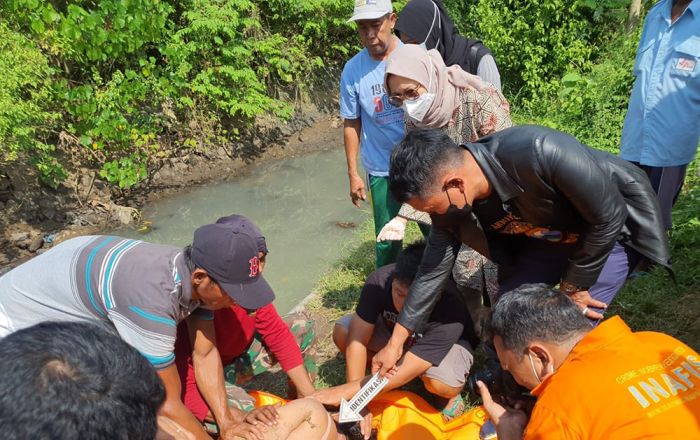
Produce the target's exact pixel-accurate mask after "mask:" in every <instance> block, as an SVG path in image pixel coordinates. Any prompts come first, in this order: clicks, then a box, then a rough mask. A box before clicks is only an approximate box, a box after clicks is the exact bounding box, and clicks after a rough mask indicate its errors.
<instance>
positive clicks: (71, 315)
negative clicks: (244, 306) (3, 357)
mask: <svg viewBox="0 0 700 440" xmlns="http://www.w3.org/2000/svg"><path fill="white" fill-rule="evenodd" d="M189 279H190V271H189V269H188V268H187V265H186V264H185V261H184V258H183V255H182V249H181V248H177V247H173V246H163V245H156V244H151V243H146V242H143V241H139V240H132V239H128V238H121V237H112V236H86V237H78V238H74V239H71V240H68V241H66V242H63V243H61V244H59V245H57V246H56V247H54V248H52V249H51V250H49V251H47V252H46V253H44V254H42V255H39V256H37V257H36V258H34V259H32V260H29V261H27V262H26V263H24V264H22V265H21V266H19V267H17V268H15V269H13V270H11V271H10V272H8V273H7V274H5V275H4V276H2V277H0V336H3V335H6V334H8V333H11V332H13V331H16V330H20V329H22V328H26V327H30V326H32V325H35V324H38V323H40V322H44V321H91V322H95V323H101V324H103V325H105V326H106V327H107V328H108V329H111V330H112V331H114V332H116V333H117V334H118V335H119V336H120V337H121V338H122V339H123V340H124V341H126V342H127V343H128V344H130V345H131V346H133V347H134V348H136V349H137V350H138V351H139V352H140V353H141V354H142V355H143V356H144V357H146V358H147V359H148V360H149V361H150V362H151V364H153V366H154V367H155V368H158V369H162V368H166V367H168V366H169V365H171V364H172V363H173V361H174V359H175V355H174V347H175V335H176V333H177V331H176V330H177V324H178V323H179V322H180V321H182V320H183V319H185V318H186V317H187V316H188V315H189V314H190V313H192V312H193V311H195V309H197V307H198V306H199V301H192V285H191V283H190V282H189ZM183 281H184V282H183ZM197 313H198V314H199V315H200V316H201V317H202V318H203V319H211V317H212V315H211V312H210V311H207V310H202V309H198V310H197Z"/></svg>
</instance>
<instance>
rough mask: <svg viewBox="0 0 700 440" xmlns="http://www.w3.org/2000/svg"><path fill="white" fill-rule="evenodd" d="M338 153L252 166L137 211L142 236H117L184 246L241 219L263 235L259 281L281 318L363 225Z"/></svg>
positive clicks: (365, 213)
mask: <svg viewBox="0 0 700 440" xmlns="http://www.w3.org/2000/svg"><path fill="white" fill-rule="evenodd" d="M346 175H347V173H346V166H345V158H344V154H343V152H342V150H334V151H326V152H319V153H311V154H308V155H304V156H302V157H296V158H290V159H285V160H283V161H277V162H271V163H267V164H262V165H257V166H253V167H252V168H251V171H250V174H248V175H246V176H245V177H242V178H240V179H236V180H235V181H233V182H226V183H220V184H213V185H207V186H203V187H200V188H197V189H195V190H192V191H188V192H183V193H182V194H178V195H175V196H173V197H170V198H168V199H167V200H163V201H159V202H157V203H155V204H154V205H153V206H149V207H147V208H145V209H144V211H143V217H144V218H145V219H147V220H148V221H151V222H152V225H151V227H152V229H151V230H150V231H149V232H147V233H139V232H137V231H134V230H129V231H117V232H116V233H118V234H120V235H126V236H130V237H138V238H141V239H143V240H147V241H152V242H155V243H164V244H173V245H178V246H184V245H186V244H188V243H189V242H190V241H191V239H192V232H193V231H194V229H196V228H197V227H198V226H200V225H202V224H205V223H210V222H213V221H215V220H216V219H217V218H218V217H221V216H224V215H229V214H233V213H236V214H243V215H245V216H247V217H248V218H250V219H251V220H253V222H254V223H255V224H257V225H258V226H259V227H260V229H261V230H262V231H263V233H264V234H265V237H266V239H267V245H268V248H269V249H270V254H269V256H268V258H267V265H266V266H265V278H266V279H267V280H268V282H269V283H270V284H271V285H272V287H273V288H274V289H275V292H276V293H277V300H276V301H275V304H276V306H277V308H278V310H279V311H280V312H281V313H285V312H286V311H288V310H289V309H291V308H292V307H293V306H294V305H295V304H296V303H297V302H299V301H300V300H301V299H303V298H304V297H305V296H306V295H307V294H308V293H309V292H310V291H311V289H312V288H313V286H314V284H315V283H316V281H317V280H318V278H319V276H320V275H321V274H322V273H323V272H324V271H325V270H326V269H327V268H328V267H329V266H330V265H331V264H332V263H333V262H334V261H335V260H336V259H337V258H338V257H339V254H340V250H341V248H342V246H343V243H344V242H345V241H347V240H348V239H349V238H350V237H351V236H352V234H353V233H354V229H353V225H355V224H360V223H361V222H362V221H364V220H365V219H367V218H368V216H369V208H368V207H366V208H365V209H363V210H359V209H357V208H355V207H354V206H353V205H352V204H351V203H350V199H349V197H348V195H347V194H348V182H347V177H346Z"/></svg>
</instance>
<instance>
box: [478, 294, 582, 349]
mask: <svg viewBox="0 0 700 440" xmlns="http://www.w3.org/2000/svg"><path fill="white" fill-rule="evenodd" d="M591 328H592V327H591V323H590V321H589V320H588V318H586V317H585V316H584V315H583V313H581V309H580V308H579V307H578V306H577V305H576V304H575V303H574V302H573V301H572V300H571V299H570V298H569V297H568V296H566V295H565V294H564V293H562V292H560V291H559V290H555V289H552V288H551V287H550V286H548V285H546V284H525V285H522V286H520V287H518V288H516V289H514V290H512V291H510V292H507V293H505V294H504V295H503V296H502V297H501V298H500V299H499V300H498V302H496V305H495V306H494V307H493V311H492V313H491V319H490V320H489V323H488V326H487V329H488V333H489V334H490V336H492V337H493V336H499V337H500V338H501V340H502V341H503V346H504V347H505V348H506V349H508V350H512V351H513V352H515V353H516V354H517V355H519V356H523V355H524V354H525V350H526V349H527V347H528V345H529V344H530V343H531V342H533V341H543V342H550V343H564V342H567V341H569V340H571V339H572V338H573V337H575V336H577V335H580V334H582V333H585V332H588V331H590V330H591Z"/></svg>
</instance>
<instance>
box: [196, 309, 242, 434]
mask: <svg viewBox="0 0 700 440" xmlns="http://www.w3.org/2000/svg"><path fill="white" fill-rule="evenodd" d="M187 329H188V331H189V336H190V341H191V342H192V365H193V367H194V375H195V381H196V382H197V388H198V389H199V392H200V393H201V394H202V397H204V401H205V402H207V406H208V407H209V410H210V411H211V413H212V415H213V416H214V419H215V420H216V423H217V425H219V428H220V429H221V430H222V432H223V431H225V430H226V429H228V428H229V427H230V426H231V425H234V424H236V423H240V422H241V421H242V420H243V415H242V414H240V417H239V418H238V419H234V418H233V415H232V414H231V413H230V412H229V411H228V403H227V398H226V386H225V383H224V368H223V365H221V357H220V355H219V350H218V349H217V348H216V332H215V330H214V321H213V320H204V319H199V318H196V317H194V316H190V317H189V318H187ZM234 414H235V413H234Z"/></svg>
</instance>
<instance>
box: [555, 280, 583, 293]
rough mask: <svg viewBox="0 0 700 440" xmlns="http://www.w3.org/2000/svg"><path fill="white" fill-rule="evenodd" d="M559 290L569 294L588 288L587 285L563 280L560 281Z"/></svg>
mask: <svg viewBox="0 0 700 440" xmlns="http://www.w3.org/2000/svg"><path fill="white" fill-rule="evenodd" d="M559 290H561V291H562V292H564V293H566V294H567V295H571V294H572V293H576V292H580V291H582V290H586V288H585V287H580V286H577V285H575V284H572V283H570V282H568V281H562V282H561V283H559Z"/></svg>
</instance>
